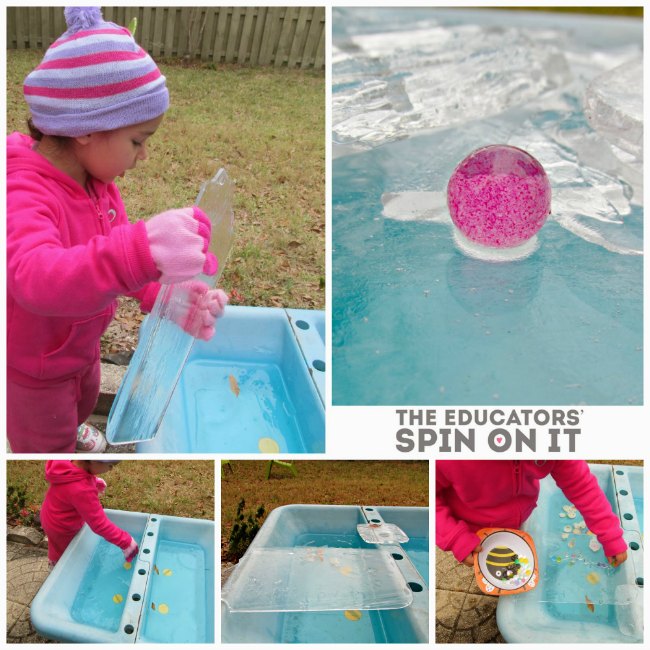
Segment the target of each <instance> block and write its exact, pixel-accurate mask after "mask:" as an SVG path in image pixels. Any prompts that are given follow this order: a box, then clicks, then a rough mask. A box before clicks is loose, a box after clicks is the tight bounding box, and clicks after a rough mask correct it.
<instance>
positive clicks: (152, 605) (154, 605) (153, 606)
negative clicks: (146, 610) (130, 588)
mask: <svg viewBox="0 0 650 650" xmlns="http://www.w3.org/2000/svg"><path fill="white" fill-rule="evenodd" d="M151 609H153V611H154V612H155V611H156V603H154V602H153V600H152V601H151Z"/></svg>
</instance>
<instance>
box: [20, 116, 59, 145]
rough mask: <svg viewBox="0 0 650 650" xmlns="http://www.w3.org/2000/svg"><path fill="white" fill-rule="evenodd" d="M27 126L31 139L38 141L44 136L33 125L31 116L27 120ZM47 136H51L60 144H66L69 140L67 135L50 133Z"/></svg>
mask: <svg viewBox="0 0 650 650" xmlns="http://www.w3.org/2000/svg"><path fill="white" fill-rule="evenodd" d="M27 128H28V129H29V135H31V136H32V139H33V140H36V141H37V142H40V141H41V140H42V139H43V137H44V136H45V134H44V133H42V132H41V130H40V129H39V128H37V127H36V126H35V125H34V122H33V121H32V118H31V117H30V118H29V119H28V120H27ZM49 137H50V138H53V139H54V140H55V141H56V143H57V144H60V145H67V144H68V142H70V138H69V137H68V136H67V135H51V136H49Z"/></svg>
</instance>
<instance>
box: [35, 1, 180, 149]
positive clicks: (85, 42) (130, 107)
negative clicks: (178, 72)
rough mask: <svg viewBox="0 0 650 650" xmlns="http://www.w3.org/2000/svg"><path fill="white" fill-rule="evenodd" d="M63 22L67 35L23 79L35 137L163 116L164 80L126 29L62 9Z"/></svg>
mask: <svg viewBox="0 0 650 650" xmlns="http://www.w3.org/2000/svg"><path fill="white" fill-rule="evenodd" d="M65 19H66V23H67V25H68V30H67V31H66V32H65V33H64V34H63V35H62V36H61V37H60V38H58V39H57V40H56V41H55V42H54V43H53V44H52V45H51V46H50V47H49V49H48V50H47V51H46V52H45V56H44V57H43V60H42V61H41V63H40V65H38V66H37V67H36V69H35V70H33V71H32V72H30V73H29V74H28V75H27V77H26V79H25V83H24V89H23V90H24V94H25V100H26V101H27V104H28V105H29V108H30V112H31V122H32V127H33V128H35V129H36V132H35V133H36V135H38V133H40V134H41V137H42V135H52V136H54V135H58V136H68V137H76V136H82V135H88V134H89V133H95V132H97V131H112V130H114V129H119V128H122V127H125V126H131V125H133V124H140V123H142V122H147V121H149V120H152V119H154V118H156V117H159V116H160V115H162V114H163V113H164V112H165V111H166V110H167V108H168V106H169V93H168V91H167V86H166V85H165V77H164V76H163V75H162V74H161V72H160V70H159V69H158V67H157V66H156V64H155V63H154V61H153V59H152V58H151V57H150V56H149V55H148V54H147V53H146V52H145V51H144V50H143V49H142V48H141V47H140V46H139V45H138V44H137V43H136V42H135V40H134V39H133V36H132V35H131V32H129V30H128V29H126V28H125V27H120V26H118V25H115V24H114V23H109V22H105V21H104V19H103V18H102V13H101V10H100V9H99V7H67V8H66V9H65ZM33 135H34V133H33Z"/></svg>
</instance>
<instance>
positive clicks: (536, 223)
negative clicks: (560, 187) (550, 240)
mask: <svg viewBox="0 0 650 650" xmlns="http://www.w3.org/2000/svg"><path fill="white" fill-rule="evenodd" d="M447 205H448V206H449V212H450V214H451V218H452V220H453V222H454V224H456V227H457V228H458V229H459V230H460V231H461V232H462V233H463V235H465V237H467V238H468V239H470V240H472V241H474V242H476V243H478V244H482V245H483V246H489V247H491V248H512V247H513V246H518V245H519V244H523V243H524V242H525V241H527V240H528V239H530V238H531V237H532V236H533V235H534V234H535V233H536V232H537V231H538V230H539V229H540V228H541V227H542V226H543V225H544V221H546V217H548V215H549V214H550V212H551V185H550V183H549V182H548V177H547V176H546V172H545V171H544V168H543V167H542V166H541V165H540V164H539V162H538V161H537V160H535V158H533V157H532V156H531V155H530V154H529V153H526V152H525V151H523V150H522V149H517V147H511V146H508V145H502V144H495V145H490V146H489V147H483V148H482V149H477V150H476V151H474V152H472V153H471V154H469V156H467V158H465V160H463V161H462V162H461V163H460V165H458V167H456V169H455V170H454V173H453V174H452V175H451V178H450V179H449V185H448V186H447Z"/></svg>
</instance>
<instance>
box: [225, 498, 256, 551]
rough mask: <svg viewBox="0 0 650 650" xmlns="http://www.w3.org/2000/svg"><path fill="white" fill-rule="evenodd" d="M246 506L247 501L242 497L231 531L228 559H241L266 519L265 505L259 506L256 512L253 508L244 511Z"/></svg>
mask: <svg viewBox="0 0 650 650" xmlns="http://www.w3.org/2000/svg"><path fill="white" fill-rule="evenodd" d="M245 507H246V502H245V501H244V499H242V500H241V501H240V502H239V505H238V506H237V514H236V515H235V519H234V522H233V526H232V529H231V531H230V539H229V541H228V559H230V560H233V561H237V560H239V559H240V558H241V557H242V556H243V555H244V553H245V552H246V549H247V548H248V547H249V546H250V544H251V542H252V541H253V539H254V538H255V535H257V531H258V530H259V529H260V526H261V524H262V520H263V519H264V514H265V510H264V506H263V505H262V506H259V507H258V508H257V510H255V512H253V511H252V510H251V511H249V512H244V508H245Z"/></svg>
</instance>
